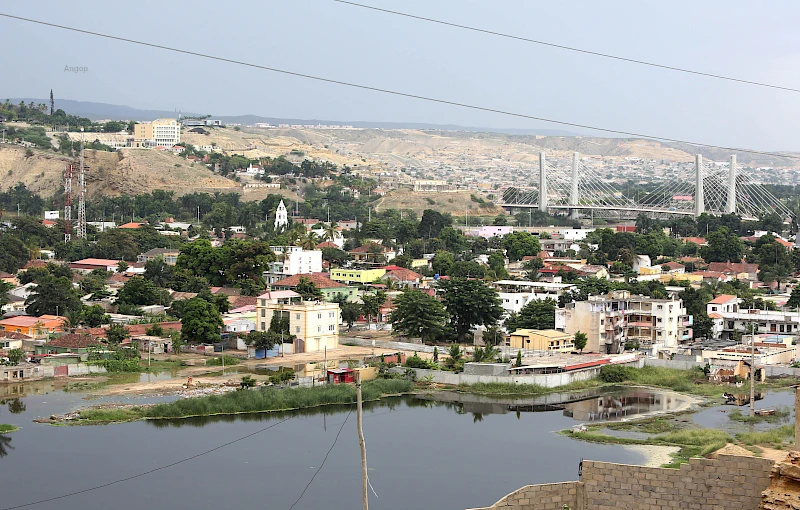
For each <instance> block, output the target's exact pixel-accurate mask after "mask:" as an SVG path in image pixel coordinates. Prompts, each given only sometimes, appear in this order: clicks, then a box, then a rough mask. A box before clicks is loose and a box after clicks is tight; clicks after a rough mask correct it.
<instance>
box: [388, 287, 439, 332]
mask: <svg viewBox="0 0 800 510" xmlns="http://www.w3.org/2000/svg"><path fill="white" fill-rule="evenodd" d="M389 322H390V323H391V324H392V330H393V331H398V332H400V333H403V334H405V335H406V336H409V337H417V336H419V338H421V339H422V341H423V342H426V341H428V342H434V341H437V339H438V338H439V337H440V336H441V334H442V332H443V330H444V328H445V327H446V323H447V311H446V310H445V308H444V306H443V305H442V303H440V302H439V300H437V299H436V298H435V297H432V296H429V295H428V294H425V293H424V292H420V291H418V290H406V291H405V292H403V293H402V294H400V295H399V296H398V297H397V298H396V299H395V309H394V311H393V312H392V314H391V317H390V318H389Z"/></svg>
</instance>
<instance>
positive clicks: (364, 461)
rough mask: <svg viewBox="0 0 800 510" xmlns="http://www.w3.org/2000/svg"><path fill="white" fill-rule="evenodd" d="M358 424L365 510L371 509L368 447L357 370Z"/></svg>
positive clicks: (362, 493)
mask: <svg viewBox="0 0 800 510" xmlns="http://www.w3.org/2000/svg"><path fill="white" fill-rule="evenodd" d="M355 381H356V424H357V426H358V444H359V446H360V447H361V500H362V502H363V505H364V510H368V509H369V493H368V492H367V490H368V485H369V480H368V478H367V445H366V443H365V442H364V429H363V428H362V426H361V420H362V418H363V417H362V409H361V372H360V371H358V370H356V373H355Z"/></svg>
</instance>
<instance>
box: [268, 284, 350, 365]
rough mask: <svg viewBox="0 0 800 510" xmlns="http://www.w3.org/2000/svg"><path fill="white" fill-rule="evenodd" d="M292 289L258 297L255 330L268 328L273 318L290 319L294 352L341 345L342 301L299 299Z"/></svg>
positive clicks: (316, 350)
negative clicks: (340, 304) (340, 308)
mask: <svg viewBox="0 0 800 510" xmlns="http://www.w3.org/2000/svg"><path fill="white" fill-rule="evenodd" d="M290 294H293V295H294V296H297V294H295V293H294V292H292V291H272V292H268V293H266V294H263V295H261V296H258V301H257V302H256V329H257V330H258V331H267V330H268V329H269V326H270V323H271V322H272V317H273V315H275V314H282V315H283V316H284V317H288V318H289V332H290V333H291V334H292V335H294V336H295V337H296V338H297V340H295V345H294V352H320V351H324V350H325V349H336V348H337V347H339V304H338V303H317V302H315V301H299V302H298V301H297V300H296V299H294V296H291V295H290Z"/></svg>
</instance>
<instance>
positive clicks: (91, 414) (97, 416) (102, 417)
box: [80, 407, 142, 424]
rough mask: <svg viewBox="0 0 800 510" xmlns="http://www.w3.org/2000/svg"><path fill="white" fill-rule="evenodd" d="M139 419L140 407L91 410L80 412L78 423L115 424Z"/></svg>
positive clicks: (140, 416)
mask: <svg viewBox="0 0 800 510" xmlns="http://www.w3.org/2000/svg"><path fill="white" fill-rule="evenodd" d="M141 418H142V408H141V407H117V408H92V409H84V410H82V411H81V412H80V421H81V422H92V424H101V423H117V422H124V421H133V420H138V419H141Z"/></svg>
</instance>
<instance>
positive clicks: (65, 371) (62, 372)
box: [53, 365, 69, 377]
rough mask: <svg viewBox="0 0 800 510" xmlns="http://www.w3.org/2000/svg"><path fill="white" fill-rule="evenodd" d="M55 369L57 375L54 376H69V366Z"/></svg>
mask: <svg viewBox="0 0 800 510" xmlns="http://www.w3.org/2000/svg"><path fill="white" fill-rule="evenodd" d="M54 368H55V374H53V375H55V376H56V377H66V376H68V375H69V366H67V365H61V366H59V367H54Z"/></svg>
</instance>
